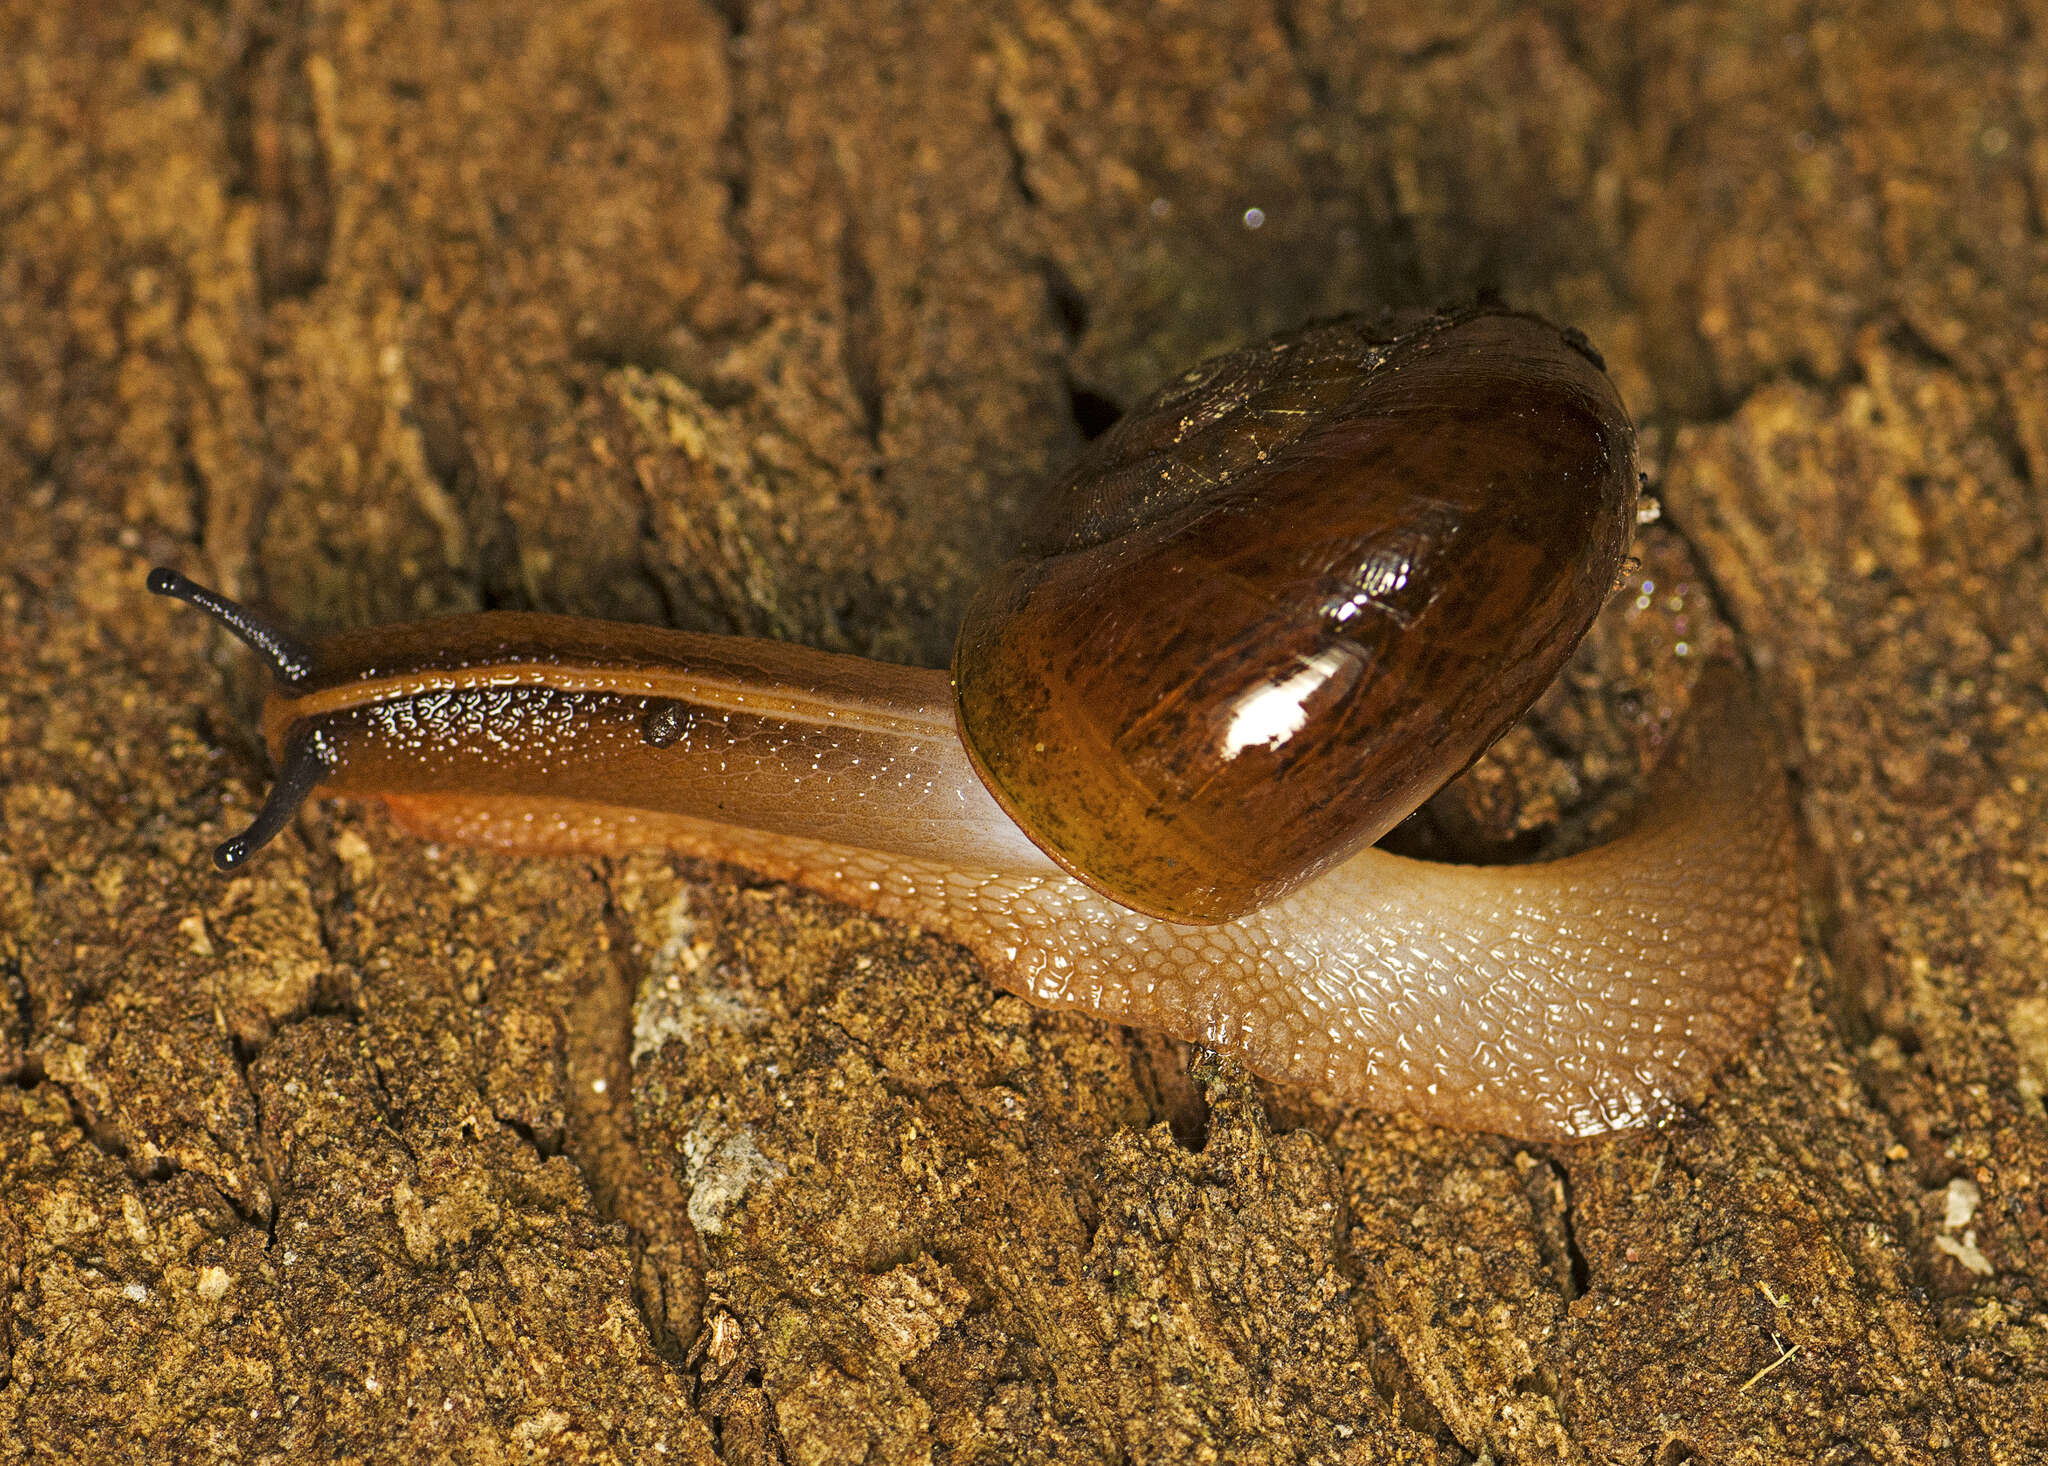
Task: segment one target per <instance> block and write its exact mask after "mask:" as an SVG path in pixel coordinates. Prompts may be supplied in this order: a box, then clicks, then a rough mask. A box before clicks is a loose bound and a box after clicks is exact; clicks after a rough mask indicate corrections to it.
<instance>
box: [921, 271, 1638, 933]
mask: <svg viewBox="0 0 2048 1466" xmlns="http://www.w3.org/2000/svg"><path fill="white" fill-rule="evenodd" d="M1636 484H1637V471H1636V456H1635V434H1634V429H1633V427H1632V426H1631V424H1630V421H1629V417H1628V413H1627V411H1626V409H1624V408H1623V406H1622V404H1621V400H1620V398H1619V396H1618V395H1617V394H1616V392H1615V390H1614V387H1613V384H1612V383H1611V382H1609V380H1608V379H1607V376H1606V374H1605V372H1604V371H1603V370H1602V369H1601V366H1600V363H1599V361H1598V359H1597V358H1596V357H1595V356H1594V355H1593V354H1592V352H1591V351H1590V350H1589V349H1587V348H1586V347H1585V346H1584V344H1583V343H1582V342H1580V341H1579V340H1578V338H1577V337H1576V336H1573V335H1570V334H1567V333H1566V332H1564V331H1561V330H1559V329H1558V328H1557V327H1555V326H1552V325H1550V324H1549V323H1547V322H1545V321H1542V320H1540V319H1538V318H1536V317H1533V316H1528V315H1522V314H1516V313H1511V312H1507V311H1501V310H1481V311H1473V312H1467V313H1463V314H1457V315H1445V316H1438V317H1433V318H1431V319H1429V320H1427V321H1426V322H1423V323H1422V324H1420V325H1416V326H1414V327H1413V328H1411V329H1407V330H1405V331H1399V330H1396V331H1389V330H1380V329H1375V328H1373V327H1372V326H1369V325H1367V324H1364V323H1361V322H1358V321H1339V322H1334V323H1330V324H1327V325H1322V326H1318V327H1313V328H1311V329H1309V330H1307V331H1304V332H1300V333H1296V334H1294V335H1291V336H1287V337H1283V338H1280V339H1277V340H1274V341H1271V342H1267V343H1264V344H1261V345H1258V346H1253V347H1249V348H1246V349H1245V350H1242V351H1238V352H1234V353H1232V354H1230V355H1228V356H1223V357H1219V358H1217V359H1215V360H1213V361H1211V362H1208V363H1206V364H1205V365H1203V366H1200V367H1197V368H1196V369H1195V370H1193V371H1191V372H1189V373H1187V374H1186V375H1184V376H1183V377H1181V378H1180V379H1179V380H1178V381H1176V382H1174V383H1173V384H1172V385H1170V386H1169V387H1167V388H1165V389H1164V390H1162V391H1161V392H1159V393H1158V394H1156V395H1155V396H1154V397H1153V398H1152V399H1151V400H1150V401H1147V402H1145V403H1143V404H1141V405H1140V406H1139V407H1137V408H1136V409H1134V410H1133V411H1132V412H1131V413H1130V414H1129V415H1128V416H1126V417H1125V418H1124V419H1123V420H1122V421H1120V422H1119V423H1118V424H1117V426H1116V427H1115V428H1114V429H1113V430H1112V431H1111V432H1109V433H1108V434H1106V435H1105V436H1104V437H1103V438H1102V439H1101V440H1100V441H1099V442H1098V443H1097V444H1095V445H1094V447H1093V448H1092V450H1091V451H1090V453H1089V454H1088V456H1087V457H1086V458H1085V459H1084V460H1083V461H1082V462H1081V463H1080V464H1079V465H1077V467H1076V468H1075V469H1074V471H1073V472H1072V473H1071V474H1070V475H1069V477H1068V478H1067V479H1066V480H1064V481H1063V482H1062V484H1061V485H1059V486H1058V487H1057V488H1056V490H1055V493H1056V494H1057V495H1058V503H1057V506H1056V510H1055V515H1056V517H1055V524H1056V526H1057V528H1056V531H1055V534H1054V535H1053V536H1052V537H1051V538H1050V540H1049V542H1048V543H1047V544H1045V545H1042V546H1040V547H1038V552H1037V553H1034V554H1030V555H1027V556H1025V557H1023V558H1020V559H1018V560H1015V561H1012V562H1011V563H1010V564H1008V565H1006V566H1005V567H1003V568H1002V569H1001V570H1000V571H999V572H998V573H997V574H996V575H995V576H994V577H993V578H992V579H991V581H990V582H989V584H987V585H986V586H984V587H983V589H982V591H981V593H980V594H979V595H978V596H977V597H976V599H975V601H974V604H973V605H972V607H971V608H970V609H969V612H968V616H967V619H966V622H965V624H964V625H963V627H962V629H961V633H960V637H959V640H958V642H957V644H956V646H955V650H954V660H953V676H954V682H955V687H956V695H957V699H958V707H957V711H958V714H959V719H960V726H961V733H962V737H963V739H964V740H965V742H966V744H967V747H968V750H969V753H970V754H971V755H972V757H973V759H974V761H975V764H976V766H977V767H978V769H979V770H980V772H981V773H982V775H983V778H984V779H985V781H986V782H987V784H988V786H989V788H990V790H991V792H993V793H994V795H995V796H996V798H997V800H998V801H999V802H1000V803H1001V804H1002V805H1003V806H1004V808H1005V809H1007V810H1008V811H1009V812H1010V814H1011V815H1012V817H1013V818H1015V819H1016V820H1017V822H1018V823H1019V824H1020V825H1021V826H1022V827H1023V828H1024V830H1025V831H1026V832H1027V833H1028V834H1029V835H1030V836H1031V838H1032V839H1033V840H1034V841H1036V842H1037V843H1038V844H1039V845H1040V846H1041V847H1042V848H1043V849H1044V850H1045V851H1046V852H1047V853H1048V854H1049V855H1051V856H1052V857H1053V858H1054V859H1055V860H1057V861H1058V862H1059V863H1060V864H1061V865H1063V866H1065V867H1066V868H1067V869H1068V870H1069V871H1071V872H1072V873H1073V874H1074V875H1076V876H1078V877H1079V878H1081V879H1082V880H1084V881H1086V882H1087V883H1088V884H1090V885H1092V886H1094V887H1095V888H1096V889H1097V890H1099V891H1101V892H1103V893H1104V894H1105V895H1107V896H1110V897H1111V898H1113V899H1115V900H1117V901H1119V902H1121V903H1123V904H1124V905H1127V906H1130V907H1132V908H1134V909H1136V910H1138V911H1142V912H1145V913H1148V914H1151V915H1154V916H1161V917H1165V918H1168V919H1172V920H1177V921H1186V922H1216V921H1223V920H1228V919H1230V918H1232V917H1235V916H1239V915H1242V914H1244V913H1246V912H1249V911H1252V910H1255V909H1257V908H1259V907H1261V906H1264V905H1266V904H1267V903H1269V902H1271V901H1274V900H1276V899H1278V898H1279V897H1281V896H1283V895H1285V894H1286V893H1287V892H1289V891H1291V890H1293V889H1295V888H1296V887H1298V886H1300V885H1301V884H1303V883H1304V882H1306V881H1308V880H1310V879H1312V878H1313V877H1315V876H1316V875H1317V874H1318V873H1320V872H1321V871H1323V870H1325V869H1327V868H1328V867H1329V866H1331V865H1333V864H1335V863H1336V862H1338V861H1340V860H1342V859H1343V858H1344V857H1346V856H1348V855H1350V854H1351V853H1352V852H1354V851H1356V850H1358V849H1359V848H1360V847H1362V846H1364V845H1367V844H1370V843H1371V842H1372V841H1374V840H1376V839H1378V838H1379V837H1380V836H1381V835H1382V834H1384V833H1385V832H1386V831H1387V830H1388V829H1389V828H1391V827H1392V826H1393V825H1394V824H1395V823H1397V822H1398V821H1399V820H1401V819H1402V818H1403V817H1404V816H1406V815H1407V814H1408V813H1409V812H1410V811H1411V810H1413V809H1414V808H1415V807H1416V805H1418V804H1419V803H1420V802H1421V801H1422V800H1424V799H1426V798H1427V797H1428V796H1429V795H1430V794H1431V793H1433V792H1434V791H1435V790H1436V789H1437V788H1438V787H1439V786H1441V785H1442V784H1443V783H1444V782H1445V781H1446V780H1448V779H1450V778H1451V777H1453V776H1454V775H1456V774H1457V773H1458V772H1459V771H1460V770H1462V769H1463V768H1465V766H1466V765H1467V764H1469V763H1470V762H1471V761H1472V760H1473V759H1474V758H1476V757H1478V756H1479V754H1480V753H1482V752H1484V751H1485V749H1486V747H1487V746H1488V745H1489V744H1491V743H1492V742H1493V740H1494V739H1495V738H1497V737H1498V736H1499V735H1500V734H1501V733H1502V732H1503V731H1504V730H1505V729H1506V728H1507V727H1508V726H1509V725H1510V724H1512V723H1513V722H1514V721H1515V719H1516V718H1518V717H1519V716H1520V715H1521V714H1522V712H1523V711H1524V710H1525V709H1526V708H1527V707H1528V705H1529V704H1530V702H1532V701H1533V700H1534V699H1535V697H1536V696H1537V694H1538V693H1540V692H1541V691H1542V690H1543V688H1544V687H1545V686H1546V685H1547V684H1548V683H1549V682H1550V680H1551V678H1552V677H1553V676H1555V675H1556V673H1557V670H1558V668H1559V667H1560V666H1561V665H1562V664H1563V662H1564V660H1565V658H1566V657H1567V656H1568V655H1569V654H1570V653H1571V650H1572V648H1573V647H1574V646H1575V645H1577V643H1578V641H1579V639H1580V638H1581V637H1582V636H1583V635H1584V634H1585V631H1586V628H1587V627H1588V626H1589V625H1590V624H1591V622H1592V620H1593V617H1594V614H1595V613H1596V612H1597V611H1598V610H1599V608H1600V604H1601V602H1602V601H1603V599H1604V598H1605V597H1606V595H1607V593H1608V590H1609V588H1610V587H1611V586H1612V585H1613V584H1614V581H1615V577H1616V575H1617V573H1618V571H1619V569H1620V566H1621V562H1622V558H1623V556H1624V554H1625V553H1626V551H1627V548H1628V544H1629V539H1630V536H1631V534H1632V532H1633V528H1634V520H1635V506H1636Z"/></svg>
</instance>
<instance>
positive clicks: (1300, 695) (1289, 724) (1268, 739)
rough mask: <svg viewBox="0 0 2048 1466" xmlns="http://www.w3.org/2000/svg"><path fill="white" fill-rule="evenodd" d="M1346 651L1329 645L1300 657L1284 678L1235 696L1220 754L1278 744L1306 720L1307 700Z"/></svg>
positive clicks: (1233, 755)
mask: <svg viewBox="0 0 2048 1466" xmlns="http://www.w3.org/2000/svg"><path fill="white" fill-rule="evenodd" d="M1347 655H1348V653H1347V652H1346V650H1345V649H1344V648H1342V647H1330V648H1328V649H1326V650H1324V651H1320V652H1317V653H1316V654H1315V655H1314V656H1313V657H1306V658H1303V659H1302V661H1301V670H1299V671H1298V672H1296V673H1295V674H1294V675H1293V676H1291V677H1289V678H1288V679H1287V680H1286V681H1285V682H1274V683H1269V684H1268V685H1267V686H1265V687H1260V688H1255V689H1254V690H1252V691H1251V692H1248V693H1246V694H1245V695H1244V696H1243V697H1242V698H1240V699H1238V703H1237V707H1236V708H1235V709H1234V710H1233V711H1232V712H1231V715H1230V727H1229V728H1228V729H1226V730H1225V731H1224V734H1223V757H1224V758H1226V759H1233V758H1236V757H1237V756H1238V755H1239V754H1241V753H1243V752H1244V751H1245V750H1246V749H1247V748H1278V747H1279V746H1280V745H1281V744H1283V743H1285V742H1286V741H1287V740H1288V739H1290V738H1292V737H1293V736H1294V735H1295V734H1297V733H1299V732H1300V731H1301V729H1302V725H1303V724H1305V723H1306V722H1308V700H1309V699H1310V698H1311V697H1314V696H1315V694H1316V690H1317V689H1318V688H1320V687H1321V686H1322V685H1323V684H1324V683H1325V682H1328V681H1329V680H1330V679H1331V678H1332V677H1333V676H1335V675H1336V674H1337V671H1338V669H1339V668H1341V667H1342V666H1343V665H1344V663H1345V661H1346V658H1347Z"/></svg>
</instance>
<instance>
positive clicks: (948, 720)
mask: <svg viewBox="0 0 2048 1466" xmlns="http://www.w3.org/2000/svg"><path fill="white" fill-rule="evenodd" d="M396 630H398V631H400V632H403V633H405V636H404V637H403V638H394V637H393V636H392V635H390V634H388V632H387V634H385V635H383V636H381V637H380V638H379V639H378V641H377V642H376V643H375V647H374V653H372V652H371V651H370V650H368V649H367V648H365V649H361V654H360V655H359V654H358V650H359V649H356V648H352V647H351V646H349V645H348V643H347V641H346V639H344V638H335V639H334V640H333V641H332V642H330V643H325V644H323V645H322V648H321V652H322V658H321V661H322V672H323V676H322V679H321V684H320V685H319V686H317V687H315V688H313V689H312V690H310V691H306V692H302V693H301V692H291V691H286V692H281V693H279V694H277V695H275V696H274V697H273V698H272V700H271V703H270V705H269V707H268V708H267V709H266V712H265V720H264V721H265V730H266V733H267V734H268V736H269V740H270V743H271V748H272V752H273V754H274V755H275V756H276V757H277V759H278V761H279V763H280V765H281V766H283V765H286V764H288V763H289V762H290V759H291V757H292V752H293V750H294V749H295V748H297V747H299V746H302V745H303V744H305V743H307V742H309V741H312V742H317V743H318V744H319V745H320V746H321V748H322V749H323V751H324V752H325V755H326V763H327V767H328V770H329V772H328V774H327V777H326V778H325V779H324V780H323V781H322V788H323V789H324V790H325V791H326V792H329V793H335V794H356V795H363V796H369V797H381V796H385V795H387V794H389V793H390V792H391V791H394V790H397V791H403V793H404V795H405V796H407V797H408V798H409V799H411V800H413V801H415V802H416V803H415V808H416V809H417V808H424V805H421V804H418V803H417V802H418V801H431V802H434V803H435V805H436V806H437V807H441V808H453V807H455V806H457V805H460V804H463V803H464V802H475V801H479V800H490V801H498V802H505V801H509V802H510V803H512V804H519V803H522V802H523V803H524V805H525V806H526V807H527V808H528V809H529V810H532V811H538V810H541V809H543V808H545V807H553V808H557V809H575V810H579V811H586V812H587V811H589V810H594V809H608V810H611V811H614V812H616V813H618V815H619V817H620V833H619V835H618V836H617V837H616V838H615V839H612V840H611V841H609V842H605V843H608V844H609V845H610V847H611V848H619V849H624V848H632V847H633V846H634V845H635V844H636V843H641V842H639V841H637V840H636V838H635V836H634V833H633V832H634V831H635V830H636V829H641V828H644V829H648V830H651V829H652V824H651V820H652V818H653V817H654V816H662V815H668V816H676V817H680V818H683V819H687V820H691V821H695V822H698V823H699V824H701V825H703V826H704V827H705V828H706V829H708V830H716V829H719V828H729V829H733V830H749V831H757V832H761V833H763V834H766V835H769V836H775V837H787V838H793V839H803V840H811V841H817V842H822V843H825V844H829V845H832V846H835V847H840V848H846V849H853V850H863V851H869V852H874V853H877V854H881V855H885V856H900V857H906V858H914V859H918V860H922V861H928V862H941V863H945V864H957V865H965V866H970V867H973V868H976V869H998V870H1020V871H1029V870H1038V871H1048V870H1050V869H1052V866H1051V864H1050V862H1049V861H1047V860H1046V858H1045V857H1044V856H1043V855H1041V854H1039V852H1038V850H1037V848H1036V847H1035V846H1033V845H1032V844H1031V842H1030V841H1029V840H1028V839H1027V838H1026V837H1025V836H1024V834H1023V833H1022V832H1021V831H1019V830H1018V829H1017V827H1016V826H1015V825H1014V824H1013V823H1012V822H1011V821H1010V819H1009V818H1008V816H1006V815H1005V814H1003V812H1002V811H1001V809H1000V808H998V807H997V805H996V803H995V801H994V800H993V799H992V798H990V796H989V794H988V792H987V790H986V789H984V788H983V786H982V784H981V781H980V779H979V778H977V777H976V775H975V773H974V770H973V767H972V765H971V763H970V762H969V760H968V758H967V755H966V751H965V750H964V749H963V748H962V747H961V744H960V739H959V735H958V733H957V731H956V729H955V724H954V717H953V699H952V689H951V684H950V682H949V681H948V679H947V676H946V674H945V673H943V672H935V671H930V670H927V669H924V668H917V667H902V666H896V665H893V664H888V663H877V662H869V661H864V660H861V659H859V658H854V657H846V656H839V655H836V654H833V653H830V652H821V651H815V650H812V649H810V648H807V647H799V646H792V645H788V644H785V643H781V642H770V641H758V640H752V639H747V638H738V637H723V636H699V635H695V634H691V633H682V632H672V631H661V630H659V629H656V628H648V627H622V626H619V625H616V624H613V623H604V622H591V621H582V620H580V619H578V618H574V617H562V616H536V615H524V614H518V615H513V614H505V613H498V614H490V615H479V616H460V617H449V618H446V619H444V620H441V621H437V622H427V623H422V625H421V626H420V627H417V628H415V627H406V628H396ZM415 636H416V638H417V640H418V641H419V643H420V645H419V648H418V649H417V650H415V649H413V648H410V647H408V646H407V645H406V644H405V642H406V641H407V640H410V639H413V638H414V637H415ZM543 648H544V650H541V649H543ZM330 669H335V670H333V671H330ZM398 807H399V806H398V804H397V803H394V808H398ZM540 818H541V816H539V815H535V819H536V820H538V819H540ZM490 843H499V844H518V843H522V842H519V841H514V840H507V839H499V840H494V841H492V842H490ZM523 843H524V844H526V845H527V846H528V847H529V848H535V849H541V848H565V845H564V842H563V841H561V840H559V839H555V838H552V837H549V838H543V837H542V832H540V831H539V830H538V829H536V831H535V837H534V838H533V839H532V840H529V841H526V842H523ZM569 843H570V844H577V843H580V844H581V845H582V846H583V848H591V842H590V841H587V840H585V841H581V842H569ZM644 843H646V844H649V845H655V844H660V843H661V841H659V840H657V839H653V838H650V839H648V840H646V841H645V842H644Z"/></svg>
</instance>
